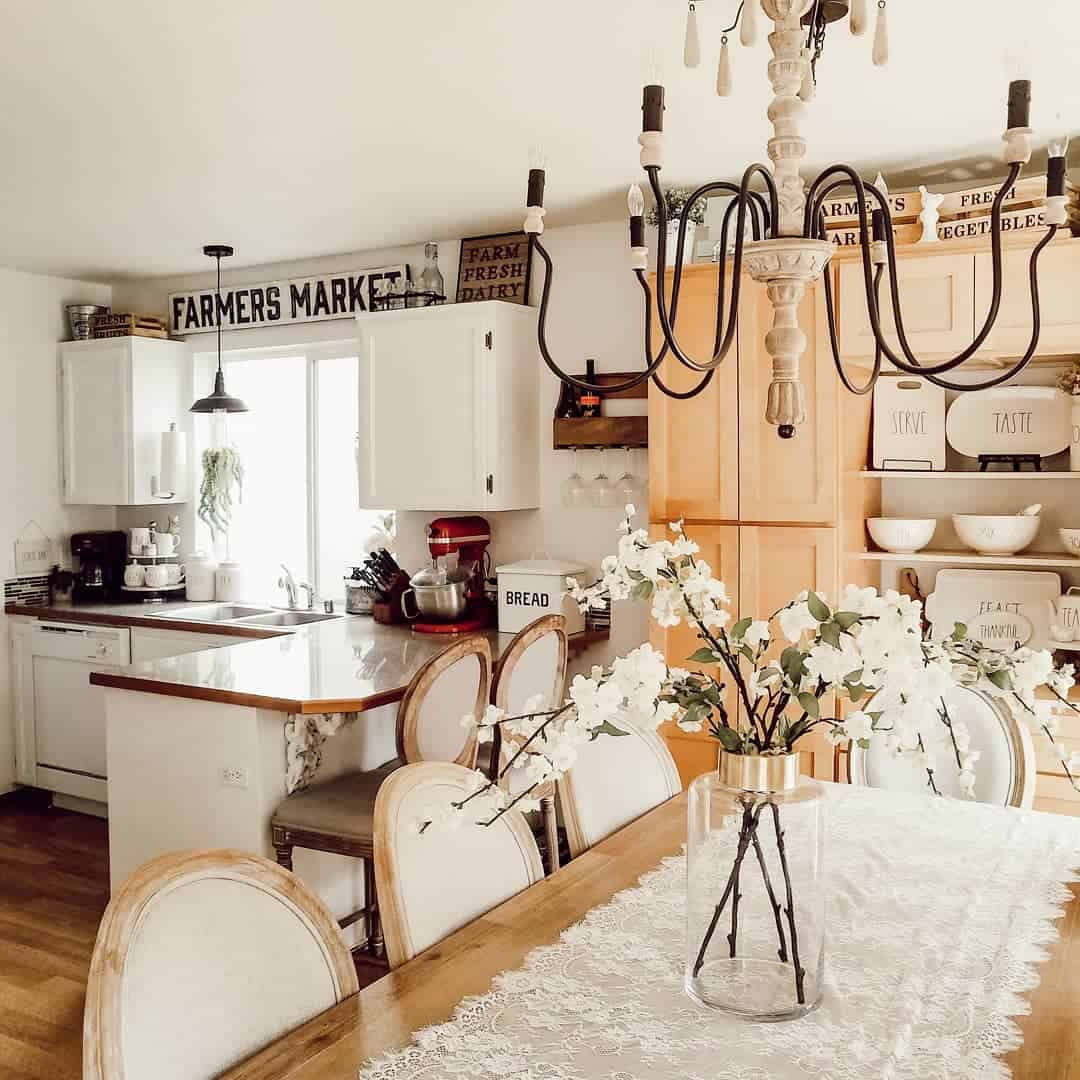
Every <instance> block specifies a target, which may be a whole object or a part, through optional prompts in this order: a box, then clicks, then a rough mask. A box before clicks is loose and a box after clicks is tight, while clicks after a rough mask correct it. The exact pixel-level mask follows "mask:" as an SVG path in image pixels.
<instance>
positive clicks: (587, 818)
mask: <svg viewBox="0 0 1080 1080" xmlns="http://www.w3.org/2000/svg"><path fill="white" fill-rule="evenodd" d="M615 726H616V727H619V722H618V720H617V719H616V721H615ZM622 730H624V731H625V732H626V734H625V735H600V736H599V737H598V738H596V739H595V740H593V741H592V742H588V743H585V744H584V745H583V746H581V747H579V748H578V758H577V760H576V761H575V762H574V764H573V766H571V768H570V769H569V771H568V772H567V773H566V774H565V775H564V776H563V778H562V779H561V780H560V781H559V802H560V805H561V806H562V813H563V821H564V822H565V823H566V836H567V839H568V840H569V842H570V854H571V855H572V856H574V857H575V858H576V857H577V856H578V855H580V854H581V853H582V852H583V851H587V850H588V849H589V848H591V847H592V846H593V845H594V844H597V843H599V842H600V841H601V840H603V839H604V837H605V836H610V835H611V833H613V832H615V831H616V830H617V829H621V828H622V827H623V826H624V825H629V824H630V822H631V821H634V820H635V819H636V818H639V817H641V815H642V814H644V813H646V812H647V811H649V810H651V809H652V808H653V807H654V806H659V805H660V804H661V803H663V802H667V800H668V799H670V798H672V797H673V796H675V795H678V794H679V792H680V791H681V790H682V782H681V781H680V780H679V770H678V769H677V768H676V767H675V760H674V759H673V758H672V756H671V752H670V751H669V750H668V748H667V747H666V746H665V745H664V740H663V739H661V738H660V736H659V735H654V734H652V733H651V732H648V733H647V732H641V731H635V730H634V729H633V728H630V727H626V728H623V729H622Z"/></svg>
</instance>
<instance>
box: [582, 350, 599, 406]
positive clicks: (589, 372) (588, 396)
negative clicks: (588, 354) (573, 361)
mask: <svg viewBox="0 0 1080 1080" xmlns="http://www.w3.org/2000/svg"><path fill="white" fill-rule="evenodd" d="M585 381H586V382H587V383H592V384H593V385H595V384H596V361H595V360H592V359H590V360H586V361H585ZM577 403H578V409H579V410H580V414H581V415H582V416H599V415H600V395H599V394H598V393H596V391H595V390H582V391H581V392H580V393H579V394H578V399H577Z"/></svg>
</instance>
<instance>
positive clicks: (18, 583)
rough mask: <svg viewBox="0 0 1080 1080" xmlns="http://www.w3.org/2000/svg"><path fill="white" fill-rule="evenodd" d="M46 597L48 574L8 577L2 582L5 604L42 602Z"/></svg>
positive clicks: (47, 596) (46, 599) (47, 592)
mask: <svg viewBox="0 0 1080 1080" xmlns="http://www.w3.org/2000/svg"><path fill="white" fill-rule="evenodd" d="M48 599H49V575H48V574H39V575H36V576H34V577H15V578H8V579H7V580H6V581H5V582H4V603H5V604H44V603H46V602H47V601H48Z"/></svg>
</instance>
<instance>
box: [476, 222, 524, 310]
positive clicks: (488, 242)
mask: <svg viewBox="0 0 1080 1080" xmlns="http://www.w3.org/2000/svg"><path fill="white" fill-rule="evenodd" d="M531 261H532V260H531V259H530V258H529V237H528V236H527V235H526V234H525V233H523V232H512V233H495V234H494V235H492V236H470V237H466V238H465V239H464V240H462V241H461V259H460V260H459V262H458V281H457V302H458V303H459V304H468V303H471V302H472V301H474V300H505V301H506V302H507V303H510V304H527V303H528V302H529V266H530V263H531Z"/></svg>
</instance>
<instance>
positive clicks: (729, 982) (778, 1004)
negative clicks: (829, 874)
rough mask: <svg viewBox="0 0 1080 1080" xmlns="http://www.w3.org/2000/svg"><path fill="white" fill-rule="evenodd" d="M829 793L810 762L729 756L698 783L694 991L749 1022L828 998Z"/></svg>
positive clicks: (689, 973) (689, 911) (691, 865)
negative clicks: (808, 773)
mask: <svg viewBox="0 0 1080 1080" xmlns="http://www.w3.org/2000/svg"><path fill="white" fill-rule="evenodd" d="M823 806H824V799H823V797H822V792H821V787H820V785H819V784H817V783H816V782H815V781H814V780H812V779H810V778H809V777H805V776H800V775H799V755H798V754H797V753H794V754H783V755H761V756H758V755H749V754H728V753H726V752H724V751H721V753H720V763H719V768H718V769H717V771H716V772H710V773H705V774H704V775H703V776H699V777H698V778H697V779H696V780H695V781H694V782H693V783H692V784H691V785H690V795H689V822H688V830H687V836H688V849H687V880H686V904H687V908H686V931H687V934H686V991H687V993H688V994H689V995H690V997H691V998H693V999H694V1000H695V1001H696V1002H698V1003H699V1004H701V1005H706V1006H708V1007H710V1008H713V1009H719V1010H721V1011H723V1012H728V1013H733V1014H736V1015H738V1016H741V1017H744V1018H746V1019H749V1020H765V1021H769V1020H773V1021H775V1020H791V1019H794V1018H795V1017H799V1016H803V1015H805V1014H806V1013H808V1012H809V1011H810V1010H811V1009H813V1008H814V1007H815V1006H816V1005H817V1004H818V1002H819V1001H820V1000H821V988H822V978H823V975H824V970H825V890H824V880H823V876H822V864H823V843H824V838H823V825H824V822H823Z"/></svg>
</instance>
